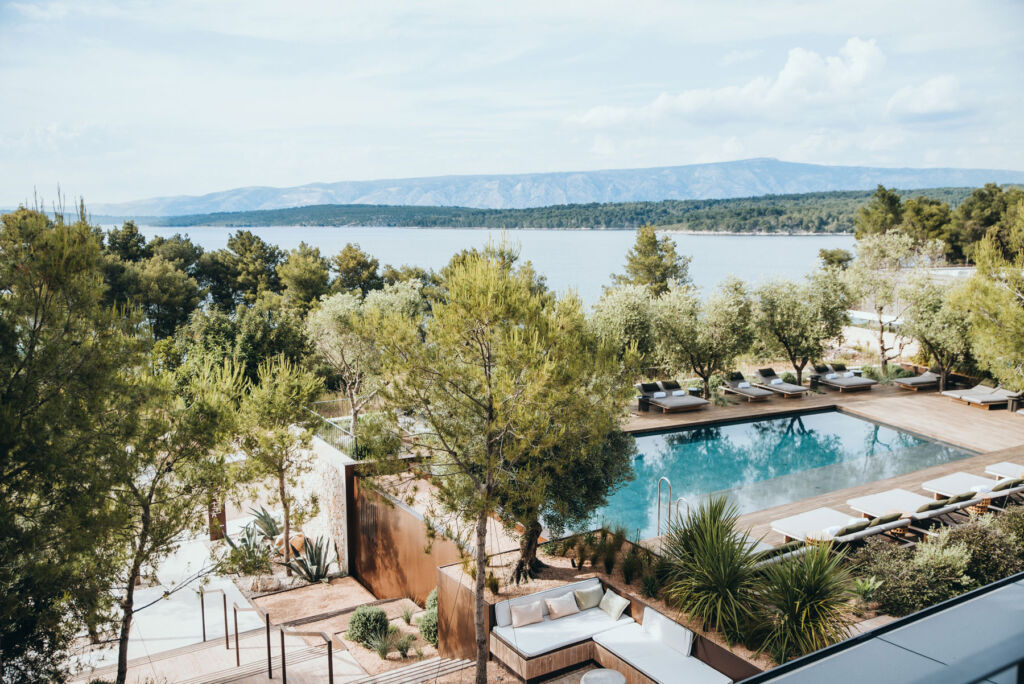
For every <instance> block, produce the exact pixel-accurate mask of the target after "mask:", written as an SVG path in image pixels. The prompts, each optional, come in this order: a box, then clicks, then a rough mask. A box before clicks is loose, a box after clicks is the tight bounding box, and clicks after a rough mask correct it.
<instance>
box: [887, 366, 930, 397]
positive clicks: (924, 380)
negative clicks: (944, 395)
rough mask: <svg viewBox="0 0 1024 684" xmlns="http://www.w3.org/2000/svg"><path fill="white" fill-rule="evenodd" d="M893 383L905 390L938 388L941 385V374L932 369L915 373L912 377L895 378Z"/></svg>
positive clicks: (914, 390) (915, 390)
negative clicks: (918, 373)
mask: <svg viewBox="0 0 1024 684" xmlns="http://www.w3.org/2000/svg"><path fill="white" fill-rule="evenodd" d="M893 384H895V385H896V386H897V387H900V388H902V389H905V390H911V391H912V392H917V391H918V390H923V389H938V387H939V375H938V374H937V373H933V372H932V371H930V370H927V371H925V372H924V373H921V374H920V375H915V376H913V377H911V378H896V379H895V380H893Z"/></svg>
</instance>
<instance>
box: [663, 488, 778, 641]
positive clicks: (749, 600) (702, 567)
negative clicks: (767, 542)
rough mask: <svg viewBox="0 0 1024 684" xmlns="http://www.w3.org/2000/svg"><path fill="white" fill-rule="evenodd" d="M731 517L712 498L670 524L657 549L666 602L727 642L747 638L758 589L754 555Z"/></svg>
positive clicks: (729, 508) (724, 504) (731, 510)
mask: <svg viewBox="0 0 1024 684" xmlns="http://www.w3.org/2000/svg"><path fill="white" fill-rule="evenodd" d="M737 517H738V513H737V510H736V506H735V505H733V504H731V503H729V502H728V500H727V499H726V498H725V497H713V498H711V499H709V500H707V501H704V502H702V503H701V504H700V506H699V507H691V508H690V509H689V511H688V512H687V514H686V518H685V519H684V520H683V521H682V522H678V521H674V522H673V523H672V525H671V526H670V527H669V531H668V533H667V534H666V535H665V539H664V542H663V544H662V552H663V554H664V556H665V559H666V560H667V561H668V562H669V563H671V565H672V570H671V572H670V573H669V580H668V582H667V583H666V584H665V589H664V592H665V593H664V595H665V597H666V600H668V601H669V602H670V603H671V604H672V605H674V606H675V607H677V608H679V609H680V610H682V611H684V612H686V613H689V614H690V616H691V617H693V618H695V619H696V620H697V621H698V623H699V624H700V625H701V626H702V627H703V628H704V629H714V630H716V631H718V632H721V633H722V634H723V635H724V636H725V637H726V639H728V640H729V641H730V642H742V641H744V640H745V638H746V637H747V636H748V629H749V627H750V625H751V620H752V618H753V607H754V606H755V605H756V599H755V595H756V593H757V592H756V590H757V584H758V573H757V571H756V570H755V567H754V565H755V563H756V560H757V554H756V553H754V551H753V545H752V544H751V543H750V540H749V539H748V538H747V536H746V535H745V534H743V533H742V532H739V531H738V530H737V529H736V518H737Z"/></svg>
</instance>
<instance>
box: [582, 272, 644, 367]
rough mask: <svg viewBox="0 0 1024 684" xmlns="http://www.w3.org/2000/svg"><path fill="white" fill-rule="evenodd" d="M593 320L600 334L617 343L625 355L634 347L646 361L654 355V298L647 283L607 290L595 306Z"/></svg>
mask: <svg viewBox="0 0 1024 684" xmlns="http://www.w3.org/2000/svg"><path fill="white" fill-rule="evenodd" d="M590 322H591V326H592V327H593V329H594V330H595V331H596V332H597V334H598V335H600V336H601V337H603V338H604V339H607V340H609V341H610V342H612V343H613V344H615V345H617V346H618V348H619V350H620V352H621V353H622V354H623V355H624V354H626V351H627V350H628V349H634V350H635V351H636V353H637V354H638V355H639V357H640V358H641V359H643V360H647V361H650V360H651V359H652V358H653V353H654V339H655V331H654V309H653V298H652V297H651V293H650V290H648V289H647V288H646V287H644V286H643V285H621V286H619V287H615V288H610V289H606V290H605V291H604V294H602V295H601V299H600V300H598V302H597V304H595V305H594V310H593V313H592V314H591V317H590Z"/></svg>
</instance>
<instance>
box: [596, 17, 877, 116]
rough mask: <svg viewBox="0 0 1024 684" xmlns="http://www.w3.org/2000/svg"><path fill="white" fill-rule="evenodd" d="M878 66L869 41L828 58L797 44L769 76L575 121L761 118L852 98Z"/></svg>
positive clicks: (608, 109) (850, 43)
mask: <svg viewBox="0 0 1024 684" xmlns="http://www.w3.org/2000/svg"><path fill="white" fill-rule="evenodd" d="M884 64H885V55H884V54H883V53H882V50H881V48H879V47H878V45H877V43H876V42H875V41H874V40H863V39H861V38H858V37H853V38H850V39H849V40H847V41H846V44H845V45H843V47H842V48H840V49H839V54H838V55H835V56H828V57H822V56H821V55H819V54H818V53H817V52H813V51H811V50H806V49H804V48H799V47H797V48H793V49H792V50H790V51H789V55H788V56H787V58H786V63H785V64H784V65H783V67H782V69H781V70H780V71H779V73H778V74H776V75H775V77H774V78H772V77H768V76H759V77H757V78H754V79H752V80H750V81H748V82H747V83H746V84H744V85H741V86H725V87H721V88H696V89H692V90H684V91H683V92H681V93H678V94H675V95H673V94H669V93H662V94H661V95H658V97H656V98H655V99H654V100H652V101H651V102H649V103H648V104H646V105H641V106H638V107H616V106H608V105H601V106H597V107H593V108H591V109H590V110H589V111H587V112H586V113H585V114H584V115H583V116H581V117H578V121H579V122H581V123H583V124H586V125H590V126H613V125H617V124H622V123H626V122H630V121H640V122H642V121H652V120H656V119H659V118H662V117H667V116H674V115H675V116H683V117H698V116H710V117H716V118H718V117H724V116H735V115H739V116H743V117H749V116H764V115H765V114H768V113H770V112H772V111H774V110H787V109H792V108H794V107H799V106H806V105H810V104H815V103H822V102H836V101H842V100H846V99H850V98H853V97H855V96H856V94H857V91H858V88H860V87H861V86H862V85H863V84H864V83H865V82H866V81H867V80H868V79H869V78H870V77H871V76H873V75H875V74H877V73H878V72H879V71H880V70H881V68H882V65H884Z"/></svg>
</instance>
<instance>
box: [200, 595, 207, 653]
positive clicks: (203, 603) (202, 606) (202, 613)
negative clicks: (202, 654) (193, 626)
mask: <svg viewBox="0 0 1024 684" xmlns="http://www.w3.org/2000/svg"><path fill="white" fill-rule="evenodd" d="M199 615H200V616H201V618H202V620H203V641H204V642H205V641H206V594H204V593H203V590H202V589H200V590H199Z"/></svg>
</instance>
